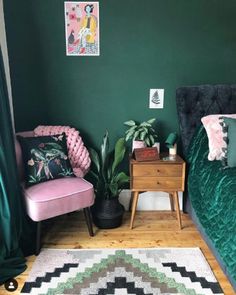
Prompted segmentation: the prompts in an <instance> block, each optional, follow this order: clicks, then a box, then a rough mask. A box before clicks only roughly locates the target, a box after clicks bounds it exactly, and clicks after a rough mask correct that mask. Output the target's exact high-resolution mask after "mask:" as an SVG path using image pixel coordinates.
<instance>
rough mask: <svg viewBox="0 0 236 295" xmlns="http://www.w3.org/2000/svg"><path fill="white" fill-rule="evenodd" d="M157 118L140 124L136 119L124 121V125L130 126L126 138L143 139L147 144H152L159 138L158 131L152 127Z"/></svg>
mask: <svg viewBox="0 0 236 295" xmlns="http://www.w3.org/2000/svg"><path fill="white" fill-rule="evenodd" d="M155 120H156V119H155V118H152V119H150V120H148V121H144V122H142V123H140V124H139V123H137V122H135V121H134V120H129V121H126V122H124V125H126V126H128V127H129V129H128V130H126V132H125V140H126V141H128V140H142V141H144V142H145V143H146V145H147V146H152V145H153V144H154V143H155V141H156V139H157V134H156V131H155V129H154V128H153V127H152V126H153V123H154V122H155Z"/></svg>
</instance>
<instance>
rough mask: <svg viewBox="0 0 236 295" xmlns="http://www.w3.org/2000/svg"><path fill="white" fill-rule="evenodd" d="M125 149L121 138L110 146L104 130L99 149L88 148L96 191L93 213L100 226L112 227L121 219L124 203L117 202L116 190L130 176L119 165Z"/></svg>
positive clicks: (117, 191)
mask: <svg viewBox="0 0 236 295" xmlns="http://www.w3.org/2000/svg"><path fill="white" fill-rule="evenodd" d="M125 151H126V147H125V139H124V138H120V139H118V140H117V142H116V144H115V149H114V150H112V151H110V150H109V137H108V132H107V131H106V133H105V135H104V137H103V141H102V144H101V148H100V151H96V150H95V149H93V148H90V157H91V160H92V166H91V170H90V175H91V178H92V180H91V181H92V183H93V185H94V190H95V194H96V199H95V205H94V206H93V208H92V215H93V221H94V223H95V225H96V226H97V227H99V228H115V227H118V226H120V225H121V223H122V217H123V214H124V207H123V206H122V205H121V204H120V202H119V194H120V191H121V190H122V189H123V188H124V185H125V184H126V183H127V182H129V176H127V175H126V174H125V173H124V172H123V171H121V169H120V164H121V163H122V161H123V159H124V156H125Z"/></svg>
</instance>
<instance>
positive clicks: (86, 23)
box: [65, 1, 100, 56]
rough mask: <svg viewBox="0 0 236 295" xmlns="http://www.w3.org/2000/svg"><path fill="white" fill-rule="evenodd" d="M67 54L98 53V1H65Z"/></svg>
mask: <svg viewBox="0 0 236 295" xmlns="http://www.w3.org/2000/svg"><path fill="white" fill-rule="evenodd" d="M65 31H66V55H67V56H98V55H100V40H99V2H77V1H76V2H68V1H66V2H65Z"/></svg>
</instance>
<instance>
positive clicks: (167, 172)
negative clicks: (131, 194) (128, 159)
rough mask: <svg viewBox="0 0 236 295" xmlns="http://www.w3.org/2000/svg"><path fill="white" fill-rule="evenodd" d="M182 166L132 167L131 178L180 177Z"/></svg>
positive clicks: (152, 165) (151, 165)
mask: <svg viewBox="0 0 236 295" xmlns="http://www.w3.org/2000/svg"><path fill="white" fill-rule="evenodd" d="M182 169H183V165H181V164H179V165H178V164H176V165H175V164H172V165H165V164H162V165H160V164H159V165H154V164H150V165H133V176H174V177H181V176H182Z"/></svg>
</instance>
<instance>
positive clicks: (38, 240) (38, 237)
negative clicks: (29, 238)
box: [35, 221, 41, 256]
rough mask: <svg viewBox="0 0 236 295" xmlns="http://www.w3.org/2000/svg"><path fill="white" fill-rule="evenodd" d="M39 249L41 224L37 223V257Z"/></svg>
mask: <svg viewBox="0 0 236 295" xmlns="http://www.w3.org/2000/svg"><path fill="white" fill-rule="evenodd" d="M40 249H41V222H40V221H39V222H37V225H36V245H35V255H36V256H38V255H39V252H40Z"/></svg>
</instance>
